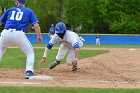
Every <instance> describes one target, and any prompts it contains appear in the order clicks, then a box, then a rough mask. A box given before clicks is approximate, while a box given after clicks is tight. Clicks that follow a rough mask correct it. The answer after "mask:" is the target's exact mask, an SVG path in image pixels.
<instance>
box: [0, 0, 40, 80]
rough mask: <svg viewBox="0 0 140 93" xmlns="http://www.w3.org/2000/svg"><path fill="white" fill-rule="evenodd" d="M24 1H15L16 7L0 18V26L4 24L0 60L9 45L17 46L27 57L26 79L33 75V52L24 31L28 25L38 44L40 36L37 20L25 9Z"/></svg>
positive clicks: (0, 44) (29, 10)
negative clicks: (31, 28) (33, 30)
mask: <svg viewBox="0 0 140 93" xmlns="http://www.w3.org/2000/svg"><path fill="white" fill-rule="evenodd" d="M25 2H26V0H16V1H15V3H16V4H17V5H16V6H14V7H12V8H10V9H8V10H7V11H5V13H4V14H3V15H2V16H1V18H0V24H1V25H2V24H4V25H5V26H4V30H3V31H2V32H1V37H0V60H1V58H2V56H3V54H4V52H5V50H6V48H7V47H8V46H10V45H17V46H18V47H19V48H20V49H21V50H22V51H23V52H24V53H25V55H26V56H27V60H26V77H25V79H29V77H30V76H33V75H34V60H35V59H34V50H33V48H32V45H31V43H30V42H29V40H28V39H27V37H26V35H25V33H24V30H25V27H27V25H28V24H29V23H30V24H31V25H32V26H33V27H34V29H35V32H36V33H37V39H38V42H39V43H40V42H42V36H41V31H40V26H39V24H38V22H39V21H38V19H37V17H36V15H35V14H34V12H33V11H32V10H31V9H29V8H25Z"/></svg>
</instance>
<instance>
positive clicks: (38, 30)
mask: <svg viewBox="0 0 140 93" xmlns="http://www.w3.org/2000/svg"><path fill="white" fill-rule="evenodd" d="M33 27H34V29H35V32H36V33H37V39H38V43H41V42H42V35H41V30H40V26H39V24H38V23H35V24H34V25H33Z"/></svg>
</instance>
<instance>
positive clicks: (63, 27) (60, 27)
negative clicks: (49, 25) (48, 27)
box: [55, 22, 67, 33]
mask: <svg viewBox="0 0 140 93" xmlns="http://www.w3.org/2000/svg"><path fill="white" fill-rule="evenodd" d="M66 30H67V28H66V25H65V24H64V23H63V22H59V23H57V24H56V26H55V33H64V32H65V31H66Z"/></svg>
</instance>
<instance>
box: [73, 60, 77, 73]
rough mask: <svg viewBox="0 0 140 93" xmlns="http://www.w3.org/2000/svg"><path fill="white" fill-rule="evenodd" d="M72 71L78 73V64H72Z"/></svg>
mask: <svg viewBox="0 0 140 93" xmlns="http://www.w3.org/2000/svg"><path fill="white" fill-rule="evenodd" d="M72 71H77V62H76V63H75V64H72Z"/></svg>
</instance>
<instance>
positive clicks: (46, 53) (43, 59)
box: [39, 35, 57, 64]
mask: <svg viewBox="0 0 140 93" xmlns="http://www.w3.org/2000/svg"><path fill="white" fill-rule="evenodd" d="M56 40H57V38H56V37H55V35H54V36H53V37H52V38H51V40H50V42H49V44H48V45H47V47H46V48H45V51H44V54H43V57H42V59H41V60H40V62H39V64H44V63H45V62H46V58H47V57H48V55H49V52H50V50H51V49H52V47H53V45H54V44H55V42H56Z"/></svg>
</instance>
